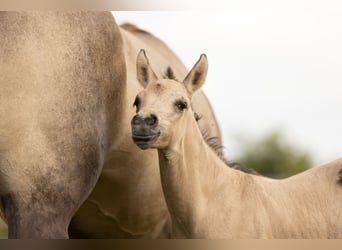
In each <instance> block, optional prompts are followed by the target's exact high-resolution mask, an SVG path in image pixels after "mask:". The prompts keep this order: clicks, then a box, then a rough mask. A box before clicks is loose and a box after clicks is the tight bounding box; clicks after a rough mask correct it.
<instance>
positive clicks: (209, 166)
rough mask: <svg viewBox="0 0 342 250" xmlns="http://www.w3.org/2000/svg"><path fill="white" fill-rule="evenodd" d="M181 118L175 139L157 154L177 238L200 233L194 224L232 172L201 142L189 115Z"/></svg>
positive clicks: (198, 221) (194, 122)
mask: <svg viewBox="0 0 342 250" xmlns="http://www.w3.org/2000/svg"><path fill="white" fill-rule="evenodd" d="M184 119H186V120H185V121H183V122H182V125H183V126H182V127H181V128H179V131H176V133H177V138H175V140H173V141H172V142H171V143H170V145H169V147H167V148H165V149H159V150H158V154H159V165H160V174H161V181H162V186H163V191H164V195H165V199H166V203H167V205H168V208H169V211H170V214H171V217H172V220H173V221H172V223H173V228H174V230H175V231H176V232H174V233H175V234H176V236H179V237H181V236H184V237H193V236H194V235H200V234H201V233H200V231H201V229H200V228H198V227H197V223H198V224H200V221H201V220H202V219H204V218H203V216H205V213H206V212H205V211H206V208H207V204H208V199H210V197H212V196H214V195H215V193H216V192H217V190H218V189H219V187H220V185H222V183H223V182H225V183H226V182H227V176H231V177H233V175H234V171H231V170H229V168H228V167H227V166H226V165H225V164H224V163H223V161H222V160H221V159H220V158H219V157H218V156H217V155H216V153H214V151H213V150H212V149H211V148H210V147H209V146H208V145H207V143H206V142H205V141H204V139H203V137H202V135H201V133H200V131H199V128H198V125H197V123H196V121H195V119H194V118H193V116H192V114H191V112H188V114H187V117H184ZM176 130H177V128H176ZM181 131H182V132H181ZM178 132H180V133H178ZM179 135H181V136H179ZM223 172H228V173H229V172H231V175H229V174H228V175H227V173H223ZM216 194H217V193H216ZM177 234H178V235H177Z"/></svg>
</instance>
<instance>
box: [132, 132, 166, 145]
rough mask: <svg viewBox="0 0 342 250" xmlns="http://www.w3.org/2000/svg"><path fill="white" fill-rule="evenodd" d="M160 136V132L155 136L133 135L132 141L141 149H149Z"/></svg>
mask: <svg viewBox="0 0 342 250" xmlns="http://www.w3.org/2000/svg"><path fill="white" fill-rule="evenodd" d="M159 136H160V132H157V133H155V134H148V135H146V134H134V133H133V135H132V139H133V141H134V143H135V144H136V145H137V146H138V147H139V148H141V149H148V148H150V147H151V146H152V143H153V142H155V141H156V140H157V138H158V137H159Z"/></svg>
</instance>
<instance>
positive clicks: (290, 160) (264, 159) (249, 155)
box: [237, 131, 312, 178]
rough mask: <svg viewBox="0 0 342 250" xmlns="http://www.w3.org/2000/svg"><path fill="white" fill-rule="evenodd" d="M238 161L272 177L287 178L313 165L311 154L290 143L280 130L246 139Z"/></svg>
mask: <svg viewBox="0 0 342 250" xmlns="http://www.w3.org/2000/svg"><path fill="white" fill-rule="evenodd" d="M237 161H238V162H239V163H241V164H242V165H245V166H247V167H249V168H253V169H254V170H256V171H257V172H258V173H259V174H261V175H264V176H268V177H272V178H285V177H288V176H291V175H294V174H297V173H299V172H302V171H304V170H306V169H308V168H310V167H311V166H312V158H311V157H310V155H309V154H308V153H306V152H304V151H303V150H301V149H299V148H297V147H296V146H294V145H292V144H290V143H288V142H287V141H286V140H285V139H284V136H282V134H281V132H280V131H274V132H272V133H270V134H267V135H266V136H264V137H262V138H261V139H258V140H244V141H243V142H242V153H241V155H240V157H238V159H237Z"/></svg>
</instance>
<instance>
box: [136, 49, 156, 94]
mask: <svg viewBox="0 0 342 250" xmlns="http://www.w3.org/2000/svg"><path fill="white" fill-rule="evenodd" d="M137 79H138V81H139V82H140V84H141V85H142V86H143V87H144V88H145V87H146V86H147V84H148V83H149V82H151V81H154V80H157V76H156V74H155V73H154V71H153V70H152V68H151V65H150V63H149V61H148V59H147V57H146V53H145V50H143V49H142V50H140V52H139V54H138V57H137Z"/></svg>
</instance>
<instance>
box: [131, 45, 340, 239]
mask: <svg viewBox="0 0 342 250" xmlns="http://www.w3.org/2000/svg"><path fill="white" fill-rule="evenodd" d="M137 74H138V75H137V78H138V80H139V81H140V83H141V84H142V85H143V86H145V89H144V90H143V91H142V92H141V93H139V94H138V95H137V97H136V99H135V102H134V104H135V106H136V109H137V114H136V115H135V116H134V117H133V119H132V121H131V126H132V138H133V140H134V142H135V143H136V144H137V145H138V146H139V147H140V148H142V149H147V148H157V149H158V155H159V165H160V166H159V167H160V174H161V181H162V187H163V192H164V195H165V199H166V203H167V206H168V209H169V211H170V214H171V218H172V234H173V236H174V237H189V238H342V213H341V211H342V185H341V184H342V176H341V175H342V171H341V169H342V159H339V160H336V161H333V162H331V163H329V164H326V165H323V166H320V167H315V168H312V169H310V170H308V171H305V172H303V173H301V174H298V175H295V176H293V177H291V178H288V179H284V180H273V179H269V178H265V177H262V176H256V175H250V174H246V173H242V172H240V171H237V170H234V169H231V168H228V167H227V166H226V165H225V164H224V163H223V161H222V160H221V159H220V158H219V157H218V156H217V155H216V154H215V153H214V152H213V151H212V150H211V148H210V147H208V145H207V144H206V142H205V141H204V140H203V138H202V136H201V133H200V131H199V129H198V127H197V125H196V121H195V119H194V115H193V111H192V108H191V106H190V105H189V103H190V101H191V98H192V96H193V95H194V93H195V92H196V91H197V90H198V89H199V88H200V87H201V86H202V84H203V83H204V80H205V77H206V74H207V60H206V57H205V56H204V55H202V56H201V58H200V59H199V61H198V62H197V63H196V65H195V66H194V67H193V69H192V70H191V71H190V72H189V73H188V74H187V76H186V77H185V79H184V81H183V82H182V83H180V82H177V81H174V80H169V79H160V78H158V77H157V76H156V74H155V73H154V72H153V70H152V67H151V66H150V64H149V62H148V60H147V58H146V55H145V53H144V52H143V51H141V52H140V53H139V55H138V59H137Z"/></svg>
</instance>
